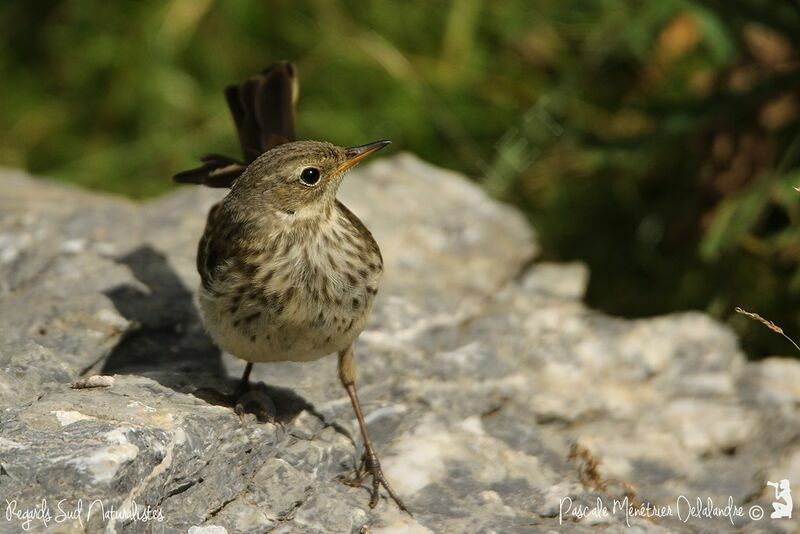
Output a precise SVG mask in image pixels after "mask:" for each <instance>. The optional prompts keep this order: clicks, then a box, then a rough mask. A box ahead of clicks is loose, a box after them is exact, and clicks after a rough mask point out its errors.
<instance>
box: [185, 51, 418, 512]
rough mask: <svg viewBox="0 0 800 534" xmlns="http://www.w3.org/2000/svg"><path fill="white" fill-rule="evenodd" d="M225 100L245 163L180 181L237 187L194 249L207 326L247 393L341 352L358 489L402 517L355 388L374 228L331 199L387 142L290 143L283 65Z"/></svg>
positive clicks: (370, 287)
mask: <svg viewBox="0 0 800 534" xmlns="http://www.w3.org/2000/svg"><path fill="white" fill-rule="evenodd" d="M225 96H226V99H227V101H228V105H229V107H230V109H231V113H232V114H233V117H234V122H235V123H236V128H237V131H238V133H239V139H240V141H241V145H242V152H243V154H244V157H245V162H246V163H242V162H238V161H235V160H233V159H231V158H226V157H224V156H210V157H207V158H205V159H204V160H203V161H204V164H203V166H201V167H198V168H196V169H193V170H191V171H186V172H183V173H180V174H178V175H176V177H175V179H176V181H179V182H187V183H201V184H204V185H209V186H211V187H230V189H231V190H230V192H229V193H228V194H227V195H226V196H225V198H224V199H223V200H222V201H221V202H219V203H218V204H216V205H215V206H213V207H212V208H211V211H210V212H209V214H208V219H207V222H206V228H205V231H204V233H203V236H202V238H201V240H200V244H199V246H198V251H197V270H198V272H199V273H200V279H201V285H200V292H199V302H200V308H201V311H202V315H203V319H204V323H205V325H206V329H207V330H208V332H209V334H210V335H211V336H212V338H213V339H214V340H215V342H216V343H217V344H218V345H219V346H220V347H221V348H222V349H224V350H225V351H227V352H229V353H230V354H232V355H234V356H236V357H238V358H241V359H243V360H246V361H247V362H248V364H247V366H246V368H245V374H244V376H243V379H242V385H241V386H240V390H239V393H240V394H242V393H245V392H246V391H247V389H248V387H249V386H248V378H249V374H250V369H251V367H252V363H253V362H270V361H312V360H316V359H318V358H321V357H323V356H325V355H328V354H332V353H338V354H339V378H340V380H341V382H342V384H343V385H344V387H345V389H346V391H347V393H348V395H349V397H350V400H351V402H352V404H353V409H354V411H355V414H356V418H357V419H358V423H359V427H360V429H361V434H362V437H363V440H364V449H365V450H364V455H363V457H362V462H363V464H362V466H363V473H361V471H362V469H361V468H359V472H358V473H357V477H356V478H357V482H358V483H360V482H361V480H363V479H364V478H365V477H366V476H372V495H371V498H370V506H375V504H376V503H377V500H378V494H379V492H378V490H379V487H380V486H383V487H384V488H385V489H386V490H387V492H388V493H389V495H390V497H391V498H392V499H393V500H394V501H395V502H396V503H397V504H398V506H400V508H401V509H403V510H406V511H407V509H406V508H405V506H404V505H403V503H402V502H401V501H400V500H399V499H398V498H397V496H396V495H395V494H394V492H393V491H392V489H391V487H390V486H389V484H388V482H387V481H386V478H385V477H384V476H383V473H382V471H381V467H380V463H379V461H378V457H377V455H376V453H375V449H374V447H373V445H372V443H371V441H370V439H369V435H368V433H367V428H366V423H365V421H364V417H363V414H362V412H361V406H360V403H359V401H358V396H357V394H356V389H355V380H356V372H355V360H354V353H353V343H354V342H355V340H356V338H357V337H358V336H359V334H360V333H361V331H362V330H363V329H364V327H365V326H366V324H367V320H368V318H369V315H370V312H371V310H372V304H373V302H374V299H375V296H376V294H377V292H378V287H379V283H380V278H381V275H382V273H383V258H382V257H381V253H380V249H379V248H378V245H377V243H376V242H375V240H374V239H373V237H372V234H371V233H370V231H369V230H368V229H367V227H366V226H365V225H364V224H363V223H362V222H361V221H360V220H359V219H358V217H357V216H356V215H355V214H354V213H353V212H351V211H350V210H349V209H348V208H347V207H345V206H344V204H342V203H341V202H339V201H338V200H337V199H336V193H337V191H338V189H339V185H340V184H341V181H342V179H343V177H344V175H345V173H346V171H347V170H348V169H350V168H352V167H353V166H355V165H356V164H357V163H358V162H360V161H361V160H362V159H364V158H365V157H367V156H368V155H369V154H371V153H373V152H375V151H377V150H379V149H381V148H383V147H384V146H386V145H387V144H388V143H389V142H388V141H378V142H375V143H370V144H367V145H363V146H358V147H353V148H342V147H338V146H335V145H332V144H330V143H325V142H319V141H291V140H292V139H294V136H295V132H294V105H295V102H296V97H297V78H296V76H295V71H294V68H293V67H292V66H291V65H290V64H288V63H282V64H279V65H276V66H273V67H271V68H269V69H267V70H265V71H264V73H263V74H262V75H260V76H257V77H254V78H251V79H249V80H247V81H246V82H244V83H242V84H240V85H238V86H230V87H228V88H227V89H226V91H225ZM241 408H242V406H241V405H240V403H237V411H239V410H240V409H241Z"/></svg>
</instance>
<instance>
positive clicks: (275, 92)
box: [172, 62, 298, 187]
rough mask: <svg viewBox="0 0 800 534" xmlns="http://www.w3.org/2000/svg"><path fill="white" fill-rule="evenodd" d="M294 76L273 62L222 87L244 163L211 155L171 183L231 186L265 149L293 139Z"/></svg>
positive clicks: (290, 67) (288, 68)
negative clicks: (253, 73) (258, 72)
mask: <svg viewBox="0 0 800 534" xmlns="http://www.w3.org/2000/svg"><path fill="white" fill-rule="evenodd" d="M297 93H298V90H297V76H296V75H295V70H294V66H293V65H292V64H291V63H288V62H282V63H276V64H275V65H272V66H271V67H268V68H267V69H264V71H263V72H262V73H261V74H260V75H258V76H254V77H252V78H250V79H248V80H246V81H244V82H243V83H241V84H239V85H229V86H228V87H227V88H225V99H226V100H227V101H228V107H229V108H230V110H231V115H233V121H234V123H235V124H236V131H237V133H238V134H239V143H240V144H241V145H242V154H243V155H244V161H243V162H242V161H238V160H235V159H233V158H229V157H227V156H220V155H217V154H211V155H208V156H204V157H203V158H202V162H203V164H202V165H201V166H200V167H196V168H194V169H190V170H188V171H183V172H180V173H178V174H176V175H175V176H173V178H172V179H173V180H174V181H176V182H178V183H183V184H203V185H207V186H209V187H230V186H231V185H232V184H233V182H234V181H235V180H236V179H237V178H238V177H239V176H240V175H241V174H242V173H243V172H244V170H245V169H246V168H247V165H249V164H250V163H251V162H252V161H253V160H255V159H256V158H257V157H258V156H260V155H261V154H263V153H264V152H266V151H267V150H269V149H271V148H273V147H275V146H277V145H280V144H283V143H286V142H289V141H294V140H295V104H296V103H297Z"/></svg>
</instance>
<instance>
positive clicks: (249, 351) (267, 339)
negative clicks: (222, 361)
mask: <svg viewBox="0 0 800 534" xmlns="http://www.w3.org/2000/svg"><path fill="white" fill-rule="evenodd" d="M357 294H358V295H359V296H358V297H349V298H348V300H347V306H331V307H329V308H320V307H315V308H314V309H313V310H312V309H308V308H307V307H304V306H303V305H302V302H303V296H302V295H296V296H295V299H294V300H295V301H296V302H297V303H298V305H296V306H287V309H284V310H281V313H274V310H269V309H267V308H263V307H259V306H258V305H256V306H253V307H250V308H246V309H244V310H242V311H240V312H239V313H237V314H231V313H230V301H229V299H225V298H219V297H209V295H207V294H206V293H205V292H204V291H203V290H202V289H201V291H200V298H199V300H200V310H201V312H202V314H203V322H204V323H205V326H206V330H207V331H208V333H209V334H210V335H211V337H212V339H214V341H215V342H216V343H217V345H218V346H219V347H220V348H221V349H222V350H224V351H225V352H228V353H229V354H231V355H233V356H236V357H237V358H241V359H243V360H246V361H250V362H272V361H295V362H300V361H312V360H316V359H319V358H321V357H323V356H326V355H328V354H331V353H335V352H339V351H342V350H344V349H346V348H347V347H348V346H350V344H352V343H353V342H354V341H355V340H356V338H357V337H358V335H359V334H360V333H361V331H362V330H364V327H365V326H366V324H367V319H368V317H369V313H370V310H371V308H372V298H371V297H372V295H369V294H368V293H367V292H366V291H358V292H357ZM353 299H361V302H362V303H363V304H361V305H360V306H359V309H357V310H353V309H352V305H351V303H352V301H353ZM304 308H305V309H304Z"/></svg>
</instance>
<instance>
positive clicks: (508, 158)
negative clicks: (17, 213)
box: [0, 0, 800, 354]
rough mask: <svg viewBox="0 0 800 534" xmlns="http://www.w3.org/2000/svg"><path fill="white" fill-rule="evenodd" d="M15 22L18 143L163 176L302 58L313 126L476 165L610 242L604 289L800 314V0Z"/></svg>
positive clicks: (171, 13) (144, 6)
mask: <svg viewBox="0 0 800 534" xmlns="http://www.w3.org/2000/svg"><path fill="white" fill-rule="evenodd" d="M0 29H2V35H4V36H5V39H6V43H5V46H3V47H2V48H1V49H0V74H2V76H3V80H4V83H3V84H0V100H1V101H2V102H3V105H2V106H0V163H2V164H4V165H9V166H21V167H25V168H28V169H29V170H30V171H31V172H34V173H37V174H44V175H49V176H53V177H55V178H58V179H62V180H66V181H71V182H77V183H80V184H83V185H86V186H89V187H93V188H98V189H104V190H110V191H115V192H119V193H122V194H125V195H129V196H133V197H146V196H151V195H155V194H158V193H161V192H163V191H165V190H167V189H169V188H170V187H172V185H171V184H170V181H169V177H170V176H171V175H172V174H173V173H175V172H177V171H179V170H183V169H185V168H187V167H189V166H192V165H194V164H195V162H196V161H197V158H198V157H199V156H200V155H202V154H204V153H209V152H219V153H227V154H232V155H236V154H238V147H237V146H236V141H235V136H234V133H233V128H232V125H231V123H230V119H229V117H228V115H227V110H226V108H225V104H224V100H223V98H222V90H223V88H224V86H225V85H226V84H228V83H231V82H232V81H236V80H241V79H243V78H244V77H246V76H248V75H250V74H251V73H253V72H256V71H258V70H260V69H261V68H263V67H264V66H265V65H267V64H269V63H271V62H272V61H275V60H278V59H290V60H292V61H294V62H295V63H296V64H297V66H298V70H299V73H300V80H301V98H300V107H299V121H300V124H299V132H300V134H301V136H303V137H306V138H319V139H327V140H330V141H333V142H335V143H339V144H343V145H355V144H362V143H364V142H366V141H369V140H373V139H377V138H384V137H387V138H391V139H393V140H394V141H395V145H394V146H395V147H399V148H400V149H404V150H411V151H413V152H415V153H417V154H418V155H420V156H421V157H423V158H425V159H427V160H429V161H432V162H435V163H437V164H439V165H442V166H446V167H451V168H455V169H458V170H461V171H463V172H465V173H467V174H469V175H471V176H473V177H474V178H475V179H476V180H477V181H479V182H480V183H482V184H483V185H484V186H485V187H486V188H487V190H489V191H490V192H491V193H492V194H494V195H496V196H497V197H499V198H502V199H505V200H507V201H510V202H513V203H515V204H516V205H518V206H520V207H521V208H522V209H523V210H525V212H526V213H527V214H528V215H529V216H530V218H531V219H532V220H533V221H534V222H535V223H536V225H537V226H538V228H539V229H540V234H541V237H542V239H543V240H544V245H545V251H546V255H547V257H549V258H551V259H557V260H561V259H581V260H584V261H586V262H588V263H589V265H590V267H591V269H592V276H593V279H592V284H591V286H590V291H589V301H590V303H591V304H593V305H595V306H598V307H600V308H603V309H606V310H609V311H612V312H615V313H623V314H629V315H642V314H650V313H662V312H665V311H669V310H681V309H687V308H697V309H706V310H709V311H711V312H712V313H715V314H716V315H718V316H719V317H723V318H728V317H730V316H731V315H733V308H734V307H735V306H737V305H739V306H742V307H743V308H747V309H750V310H753V311H757V312H759V313H760V314H761V315H763V316H765V317H768V318H769V319H772V320H774V321H775V322H776V323H778V324H781V326H783V328H784V329H785V330H786V331H787V332H788V333H790V334H791V333H797V332H800V310H799V309H798V306H797V305H796V302H797V296H798V293H800V235H798V232H800V230H798V217H800V213H799V212H798V210H800V208H798V198H800V193H798V192H797V191H795V190H794V187H795V186H798V185H800V161H799V160H800V127H799V126H800V119H798V107H800V102H798V96H797V93H798V88H800V58H799V57H798V50H799V49H800V4H799V3H798V2H795V1H781V0H737V1H736V2H730V1H725V0H706V1H702V0H662V1H659V2H640V1H637V0H607V1H602V2H601V1H599V0H594V1H589V0H560V1H559V0H537V1H535V2H531V1H527V0H504V1H503V2H490V1H487V0H461V1H454V2H445V1H443V0H437V1H431V2H388V1H387V2H377V1H376V2H363V1H357V0H305V1H296V2H290V1H288V0H270V1H262V2H222V1H220V0H216V1H214V0H170V1H166V2H155V1H152V0H149V1H142V2H96V1H91V0H73V1H71V2H56V1H54V0H50V1H39V2H27V3H26V2H7V3H4V4H2V5H0ZM734 323H735V325H736V326H737V327H738V328H739V329H740V330H742V332H743V333H744V334H745V335H746V342H747V345H748V348H750V349H752V352H753V353H754V354H768V353H771V352H787V350H786V347H785V346H784V345H782V344H781V341H782V340H780V339H777V336H776V337H772V336H771V335H770V334H771V333H770V332H768V331H764V330H763V329H760V328H759V326H758V325H756V324H751V323H750V322H748V321H746V320H742V321H740V322H739V321H735V320H734Z"/></svg>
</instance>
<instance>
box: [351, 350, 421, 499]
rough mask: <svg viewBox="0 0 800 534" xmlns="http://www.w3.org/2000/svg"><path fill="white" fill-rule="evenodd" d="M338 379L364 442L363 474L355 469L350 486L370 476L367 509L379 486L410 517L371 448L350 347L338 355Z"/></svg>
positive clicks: (359, 483)
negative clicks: (370, 485) (370, 490)
mask: <svg viewBox="0 0 800 534" xmlns="http://www.w3.org/2000/svg"><path fill="white" fill-rule="evenodd" d="M339 378H340V380H341V381H342V385H343V386H344V388H345V390H346V391H347V395H348V396H349V397H350V402H351V403H352V404H353V411H354V412H355V413H356V419H358V426H359V428H360V430H361V437H362V438H363V440H364V455H363V456H362V458H361V461H362V465H363V472H361V469H360V468H359V469H357V470H356V478H355V479H354V480H352V481H350V485H353V486H360V485H361V483H362V482H363V481H364V479H365V478H366V477H367V476H369V475H372V492H371V496H370V499H369V507H370V508H374V507H375V505H376V504H378V497H379V491H380V486H383V487H384V489H385V490H386V491H387V493H389V496H390V497H391V498H392V500H393V501H394V502H395V503H396V504H397V506H398V507H399V508H400V509H401V510H402V511H404V512H406V513H407V514H409V515H411V512H409V510H408V508H406V506H405V504H403V501H401V500H400V498H399V497H398V496H397V495H396V494H395V493H394V490H392V487H391V486H390V485H389V482H388V481H387V480H386V477H385V476H384V475H383V471H382V470H381V463H380V461H379V460H378V455H377V454H376V453H375V447H373V445H372V440H371V439H370V438H369V434H368V433H367V423H366V421H364V414H363V413H362V411H361V403H360V402H359V400H358V393H356V384H355V381H356V366H355V358H354V355H353V347H352V345H351V346H350V347H348V348H347V349H346V350H344V351H342V352H340V353H339Z"/></svg>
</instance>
